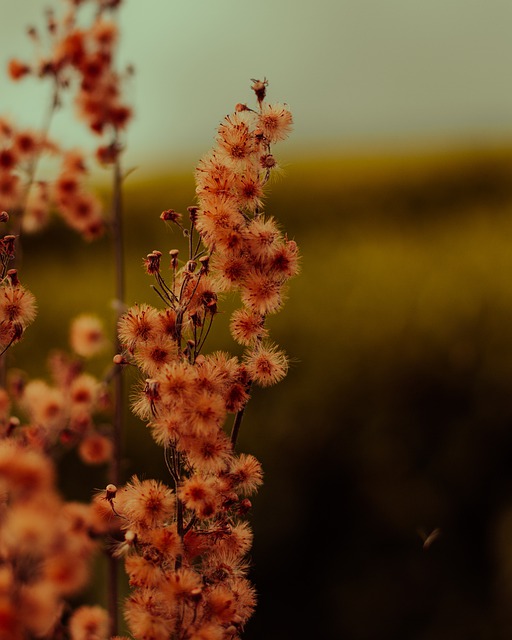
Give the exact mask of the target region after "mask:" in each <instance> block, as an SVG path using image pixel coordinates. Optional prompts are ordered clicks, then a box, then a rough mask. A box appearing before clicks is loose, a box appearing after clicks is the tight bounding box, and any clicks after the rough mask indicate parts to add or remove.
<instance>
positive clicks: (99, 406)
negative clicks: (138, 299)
mask: <svg viewBox="0 0 512 640" xmlns="http://www.w3.org/2000/svg"><path fill="white" fill-rule="evenodd" d="M71 339H72V344H73V345H75V346H76V348H77V349H78V350H80V351H81V352H82V354H84V353H87V354H88V355H92V354H93V353H97V352H98V350H99V348H100V346H101V347H103V346H104V345H105V344H106V340H105V337H104V334H103V332H102V327H101V325H100V324H99V322H98V319H97V318H95V317H94V316H88V315H84V316H81V317H78V318H76V319H75V321H74V322H73V325H72V331H71ZM48 366H49V369H50V373H51V377H52V381H51V383H48V382H47V381H45V380H43V379H39V378H37V379H32V380H27V378H26V376H25V375H24V374H23V372H21V371H17V370H10V371H9V372H8V379H7V389H1V390H0V425H1V432H2V434H3V435H4V436H9V437H10V438H11V439H14V440H16V441H17V442H20V443H23V444H24V445H27V446H28V445H30V446H31V447H32V448H33V449H36V450H39V451H42V452H46V453H50V452H52V451H53V452H54V451H55V450H56V448H61V449H65V450H67V449H69V448H71V447H75V446H76V447H77V449H78V453H79V455H80V457H81V459H82V461H83V462H85V463H87V464H102V463H105V462H107V461H108V460H109V459H110V458H111V455H112V442H111V438H110V430H111V427H110V425H109V424H103V425H101V426H97V424H96V422H97V417H98V416H101V415H105V414H106V413H107V412H108V411H109V409H110V395H109V391H108V387H107V385H106V384H105V383H104V382H103V381H100V380H98V379H97V378H95V377H94V376H92V375H91V374H89V373H87V372H85V371H84V361H83V359H82V358H81V357H77V356H75V355H68V354H66V353H64V352H61V351H55V352H54V353H52V354H51V355H50V357H49V358H48ZM13 410H15V411H16V412H19V415H21V416H25V418H26V420H25V421H24V422H22V421H21V420H20V419H19V417H18V415H14V414H13Z"/></svg>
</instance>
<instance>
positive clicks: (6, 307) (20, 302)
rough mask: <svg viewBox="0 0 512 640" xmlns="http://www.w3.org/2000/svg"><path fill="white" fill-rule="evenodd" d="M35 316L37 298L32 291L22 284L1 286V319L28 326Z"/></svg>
mask: <svg viewBox="0 0 512 640" xmlns="http://www.w3.org/2000/svg"><path fill="white" fill-rule="evenodd" d="M35 317H36V299H35V298H34V296H33V295H32V294H31V293H30V291H28V290H27V289H25V288H24V287H22V286H21V285H18V286H17V287H13V286H4V287H0V320H3V321H7V322H18V323H20V324H21V325H22V326H23V327H26V326H27V325H29V324H30V323H31V322H32V321H33V320H34V318H35Z"/></svg>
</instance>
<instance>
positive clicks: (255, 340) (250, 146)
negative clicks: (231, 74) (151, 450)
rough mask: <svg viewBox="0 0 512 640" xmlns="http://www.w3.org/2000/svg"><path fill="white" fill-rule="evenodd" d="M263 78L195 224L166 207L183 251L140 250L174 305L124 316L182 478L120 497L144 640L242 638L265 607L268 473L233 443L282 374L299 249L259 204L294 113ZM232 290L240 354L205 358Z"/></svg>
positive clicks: (151, 421)
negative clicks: (277, 337)
mask: <svg viewBox="0 0 512 640" xmlns="http://www.w3.org/2000/svg"><path fill="white" fill-rule="evenodd" d="M254 82H255V86H253V89H254V91H255V93H256V97H257V100H258V108H257V110H256V111H254V110H252V109H250V108H249V107H247V106H246V105H237V108H236V111H235V113H234V114H232V115H230V116H228V117H226V119H225V120H224V122H223V123H222V124H221V125H220V127H219V131H218V137H217V144H216V146H215V148H214V149H213V150H212V151H211V152H210V153H209V154H208V155H206V156H205V157H204V158H203V159H202V160H201V162H200V164H199V167H198V168H197V171H196V183H197V196H198V206H192V207H189V209H188V221H187V222H185V221H184V219H185V216H183V215H182V214H179V213H177V212H176V211H174V210H173V209H168V210H166V211H164V212H163V213H162V214H161V219H162V220H163V221H164V222H165V223H168V224H174V225H176V226H177V227H178V228H179V229H180V230H181V231H182V233H183V235H184V236H185V238H186V239H187V241H188V257H187V259H185V260H181V259H180V251H179V250H178V249H172V250H171V251H170V252H169V257H170V260H169V262H168V265H164V264H163V263H164V256H163V254H162V253H161V252H160V251H158V250H154V251H152V252H151V253H149V254H148V255H147V257H146V258H145V259H144V266H145V269H146V272H147V273H148V274H149V275H151V276H153V277H154V278H155V281H156V284H155V286H154V289H155V291H156V292H157V293H158V294H159V296H160V298H161V300H162V301H163V302H164V303H165V307H164V308H163V309H156V308H154V307H152V306H150V305H148V304H138V305H135V306H134V307H132V308H131V309H129V310H128V311H127V312H126V313H125V314H124V315H123V317H122V318H121V320H120V322H119V339H120V342H121V345H122V347H123V349H124V351H123V353H122V354H119V355H118V356H116V360H115V361H116V363H117V364H119V365H124V364H126V363H128V362H133V363H134V364H136V365H137V366H138V368H139V370H140V371H141V373H142V375H143V377H144V382H143V383H142V385H141V386H140V389H139V390H138V391H137V392H136V394H135V395H134V402H133V409H134V411H135V413H136V414H137V415H138V416H139V417H140V418H141V419H143V420H144V421H146V422H147V424H148V427H149V429H150V430H151V433H152V435H153V437H154V439H155V440H156V442H157V443H158V444H159V445H161V446H163V447H164V454H165V460H166V464H167V468H168V471H169V474H170V477H171V479H172V483H173V486H172V488H171V487H168V486H166V485H165V484H163V483H162V482H160V481H156V480H139V478H137V477H134V478H132V480H131V482H130V483H129V484H128V485H126V486H125V487H122V488H121V489H120V490H119V491H118V492H117V493H116V495H115V497H114V498H113V499H112V502H113V509H114V511H115V513H116V514H117V515H118V516H119V517H120V518H121V524H122V527H123V528H124V530H125V537H124V540H123V541H122V542H121V543H119V545H118V548H117V550H116V554H117V555H118V556H119V557H124V561H125V567H126V571H127V573H128V576H129V580H130V585H131V586H132V588H133V590H132V593H131V595H130V596H129V598H128V600H127V602H126V606H125V617H126V620H127V622H128V625H129V628H130V631H131V633H132V634H133V636H134V637H136V638H153V639H155V640H164V639H165V640H167V639H168V638H212V639H218V640H221V639H226V640H227V639H233V640H234V639H236V638H239V637H240V634H241V632H242V629H243V627H244V624H245V622H246V621H247V619H248V618H249V617H250V615H251V614H252V612H253V609H254V606H255V602H256V597H255V591H254V589H253V587H252V586H251V584H250V582H249V581H248V580H247V569H248V564H247V560H246V556H247V553H248V551H249V550H250V547H251V542H252V532H251V529H250V526H249V524H248V522H247V520H246V517H247V512H248V511H249V510H250V508H251V502H250V499H249V498H250V496H251V495H252V494H254V493H255V492H256V491H257V489H258V487H259V486H260V485H261V483H262V479H263V472H262V469H261V465H260V463H259V462H258V460H257V459H256V458H255V457H254V456H252V455H250V454H243V453H242V454H238V453H236V452H235V445H236V441H237V435H238V430H239V428H240V424H241V420H242V417H243V414H244V409H245V406H246V404H247V401H248V399H249V393H250V389H251V386H252V384H257V385H260V386H269V385H272V384H275V383H277V382H279V381H280V380H281V379H282V378H283V377H284V376H285V375H286V373H287V370H288V360H287V357H286V355H285V354H284V352H282V351H281V350H279V349H278V348H277V346H276V345H275V344H273V343H271V342H269V341H268V339H267V335H268V331H267V329H266V327H265V319H266V317H267V315H268V314H271V313H274V312H276V311H278V310H279V309H280V308H281V305H282V303H283V289H284V286H285V284H286V282H287V280H288V279H289V278H291V277H292V276H294V275H295V274H296V273H297V272H298V263H299V255H298V250H297V246H296V244H295V242H293V241H290V240H288V239H287V238H286V236H284V235H283V234H282V233H281V231H280V230H279V228H278V225H277V223H276V222H275V220H274V219H273V218H271V217H265V216H264V215H263V212H262V207H263V197H264V187H265V184H266V182H267V181H268V179H269V177H270V173H271V171H272V170H273V168H274V167H275V166H276V161H275V160H274V156H273V155H272V153H271V148H270V146H271V144H272V143H274V142H276V141H279V140H282V139H284V138H285V137H286V135H287V133H288V131H289V130H290V127H291V123H292V117H291V114H290V112H289V110H288V109H287V108H286V107H285V106H284V105H268V104H266V103H265V101H264V97H265V95H264V94H265V91H264V90H265V89H266V86H267V82H266V81H264V82H260V83H258V82H257V81H254ZM164 266H168V268H169V271H170V274H171V276H170V281H168V279H166V278H165V277H164V275H163V273H162V270H163V268H164ZM228 290H238V291H239V293H240V297H241V300H242V307H241V308H240V309H238V310H237V311H235V313H234V314H233V316H232V318H231V331H232V334H233V337H234V338H235V340H236V341H237V342H238V343H239V344H241V345H242V346H243V347H244V348H245V354H244V355H243V357H242V358H241V359H240V358H238V357H235V356H231V355H229V354H228V353H224V352H215V353H211V354H203V347H204V345H205V341H206V338H207V336H208V333H209V331H210V327H211V325H212V323H213V321H214V318H215V317H216V316H217V313H218V303H219V297H220V296H221V294H222V293H223V292H225V291H228ZM230 414H231V415H232V416H233V417H232V427H231V433H230V435H228V433H227V432H226V429H225V426H226V423H227V421H228V420H229V417H230Z"/></svg>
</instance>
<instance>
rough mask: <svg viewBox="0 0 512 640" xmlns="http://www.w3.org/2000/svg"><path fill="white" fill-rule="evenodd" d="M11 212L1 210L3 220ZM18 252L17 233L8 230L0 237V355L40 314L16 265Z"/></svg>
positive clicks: (16, 340)
mask: <svg viewBox="0 0 512 640" xmlns="http://www.w3.org/2000/svg"><path fill="white" fill-rule="evenodd" d="M8 219H9V215H8V214H7V212H5V211H2V212H1V213H0V222H3V223H5V222H7V221H8ZM15 255H16V237H15V236H14V235H12V234H6V235H4V236H3V237H2V238H0V269H1V271H0V357H1V356H3V354H4V353H5V352H6V351H7V349H8V348H9V347H10V346H11V345H13V344H15V343H16V342H18V341H19V340H20V339H21V337H22V336H23V334H24V332H25V329H26V328H27V327H28V325H29V324H31V323H32V322H33V321H34V318H35V317H36V301H35V298H34V296H33V295H32V293H31V292H30V291H29V290H28V289H26V288H25V287H24V286H23V285H22V284H21V283H20V280H19V277H18V271H17V270H16V269H13V268H9V267H10V266H12V263H13V260H14V258H15Z"/></svg>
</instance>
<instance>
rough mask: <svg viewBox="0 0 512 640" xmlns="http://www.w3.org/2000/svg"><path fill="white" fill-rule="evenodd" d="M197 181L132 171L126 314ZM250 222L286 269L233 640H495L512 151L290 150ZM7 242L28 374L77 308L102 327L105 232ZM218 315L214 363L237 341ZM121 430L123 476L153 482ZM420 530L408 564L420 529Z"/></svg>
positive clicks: (499, 621) (145, 456) (258, 435)
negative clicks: (263, 215) (249, 597)
mask: <svg viewBox="0 0 512 640" xmlns="http://www.w3.org/2000/svg"><path fill="white" fill-rule="evenodd" d="M192 170H193V168H192V167H191V168H184V169H183V171H182V172H180V173H177V172H173V173H171V172H167V173H166V172H164V171H162V174H161V175H159V176H157V177H155V178H154V179H152V180H144V181H143V180H138V179H137V174H136V172H135V173H133V174H132V175H131V176H130V177H129V178H128V179H127V182H126V188H125V196H124V198H125V208H126V216H125V229H124V234H125V246H126V255H127V303H128V304H133V303H134V302H150V303H152V304H155V305H156V306H158V305H159V299H158V298H157V296H156V295H155V294H154V293H153V292H152V291H151V289H150V287H149V285H150V279H149V277H148V276H147V275H145V274H144V271H143V269H142V258H143V256H145V255H146V254H147V253H148V252H149V251H151V250H153V249H159V250H160V251H162V252H163V253H164V254H167V252H168V251H169V250H170V249H171V248H176V247H177V248H179V247H180V246H183V243H182V238H180V236H179V235H178V234H177V233H176V232H172V231H171V230H169V229H168V228H167V227H165V226H164V225H163V224H162V223H161V221H160V220H159V214H160V212H161V211H162V210H164V209H167V208H171V207H172V208H174V209H176V210H178V211H184V210H185V209H186V207H187V206H188V205H190V204H193V203H194V183H193V177H192ZM266 210H267V213H268V214H272V215H275V216H276V217H277V218H279V219H280V220H282V222H283V226H284V228H285V229H286V230H287V232H288V235H289V237H292V238H294V239H296V240H297V242H298V243H299V245H300V247H301V250H302V256H303V266H302V274H301V275H300V276H299V277H298V278H297V279H295V280H294V281H293V282H292V284H291V286H290V290H289V300H288V302H287V304H286V305H285V307H284V309H283V311H282V312H281V313H280V314H278V315H277V316H275V317H273V318H272V320H271V323H270V327H271V332H272V334H273V336H274V338H275V340H276V341H277V342H278V343H279V344H280V345H282V346H283V348H284V349H285V350H286V351H287V352H288V354H289V355H290V357H291V358H292V361H293V366H292V368H291V371H290V374H289V376H288V377H287V379H286V380H285V381H284V382H283V383H281V384H280V385H279V386H277V387H273V388H271V389H269V390H263V391H261V392H260V391H256V392H255V393H254V397H253V399H252V401H251V403H250V404H249V407H248V409H247V414H246V418H245V422H244V426H243V431H242V436H241V440H240V448H241V449H242V450H244V451H247V452H252V453H254V454H255V455H256V456H257V457H259V458H260V460H261V461H262V463H263V466H264V469H265V472H266V483H265V485H264V486H263V488H262V490H261V492H260V494H259V496H258V497H257V498H256V499H255V501H254V509H253V524H254V529H255V543H254V550H253V554H252V560H253V572H252V575H253V579H254V581H255V583H256V586H257V589H258V591H259V593H260V604H259V607H258V609H257V612H256V615H255V616H254V619H253V620H252V621H251V623H250V624H249V625H248V628H247V632H246V635H245V637H246V638H247V640H252V639H255V638H265V640H274V639H275V640H277V639H279V640H282V638H294V637H308V638H340V639H343V640H388V639H389V640H391V639H393V640H400V639H403V640H412V639H414V640H416V639H417V640H445V639H446V640H453V638H464V639H465V640H472V639H475V640H476V639H482V640H483V639H484V638H492V639H501V638H508V637H510V633H511V632H512V614H511V613H510V612H511V611H512V607H511V606H510V604H511V603H512V326H511V325H512V286H511V282H512V280H511V275H512V150H511V149H479V150H462V151H460V150H456V151H450V152H434V151H433V152H430V153H418V154H416V155H412V154H409V155H407V154H402V155H401V154H398V153H397V154H387V155H383V154H381V155H378V156H372V155H363V154H361V155H359V156H355V155H354V156H352V157H346V158H336V157H332V158H319V159H313V158H309V159H306V160H301V159H291V160H290V161H289V162H287V163H286V166H285V170H284V175H283V176H282V177H281V178H279V179H277V180H276V181H274V182H273V183H272V184H271V185H270V193H269V196H268V201H267V206H266ZM23 250H24V261H23V265H22V267H21V269H20V273H21V279H22V281H23V282H24V283H25V284H26V285H27V286H28V287H29V288H30V289H31V290H32V291H33V292H34V294H35V295H36V297H37V298H38V302H39V309H40V311H39V317H38V319H37V321H36V324H34V325H33V327H31V328H30V329H29V330H28V332H27V335H26V337H25V339H24V341H23V343H22V344H20V345H19V346H18V347H17V348H16V349H15V350H13V355H12V364H13V366H19V367H22V368H24V369H26V370H28V371H29V372H30V373H31V374H32V375H42V374H44V355H43V354H44V353H46V352H47V351H48V349H49V348H57V347H58V348H65V347H66V344H67V326H68V323H69V321H70V320H71V318H72V317H73V316H74V315H76V314H77V313H80V312H83V311H94V312H97V313H99V314H100V315H102V316H103V317H104V318H105V320H106V322H107V323H108V324H109V325H110V327H111V330H113V327H112V322H113V312H112V310H111V307H110V303H111V300H112V297H113V282H114V268H113V259H112V256H111V251H110V245H109V240H108V238H105V239H103V240H101V241H99V242H98V243H96V244H94V245H87V244H86V243H84V242H82V241H81V240H80V239H77V238H76V237H75V236H74V235H73V234H72V233H71V232H70V231H68V230H67V229H65V228H63V227H62V226H61V225H59V224H55V225H54V226H53V227H52V229H51V231H49V232H46V233H45V234H44V235H42V236H39V237H34V238H24V239H23ZM234 303H235V301H234V300H232V299H227V300H226V301H225V305H226V309H229V308H231V306H232V305H233V304H234ZM227 318H228V316H227V313H226V314H225V315H224V316H223V315H220V316H219V317H218V318H217V321H218V322H217V325H218V327H217V330H216V332H215V333H214V335H213V336H212V340H211V343H210V347H211V349H212V350H213V349H216V348H223V349H228V350H230V351H232V350H233V345H232V343H231V341H230V338H229V334H228V331H227ZM107 366H108V360H107V359H105V360H104V361H99V362H97V363H95V365H94V367H96V372H98V373H100V372H101V371H102V370H103V369H104V368H106V367H107ZM127 421H128V431H129V433H128V436H127V445H126V446H127V449H126V463H125V472H126V474H127V477H128V476H129V475H130V474H131V473H134V472H137V473H139V474H140V475H141V476H145V477H162V478H165V473H166V472H165V467H164V464H163V460H162V457H161V452H160V450H159V449H158V448H157V447H156V446H154V445H153V444H152V442H151V440H150V438H149V434H148V433H147V432H146V431H145V428H144V426H143V425H142V424H140V423H139V422H138V421H137V420H135V419H134V418H132V417H130V414H129V411H128V409H127ZM66 465H67V466H66ZM73 465H74V461H73V460H71V459H70V460H69V461H64V462H63V467H64V468H66V469H71V468H72V467H73ZM72 477H73V476H72ZM73 478H74V480H73V481H71V482H68V483H67V484H66V485H65V487H64V488H65V490H66V491H67V492H68V494H69V495H72V496H73V497H78V498H83V499H86V498H87V496H88V495H89V494H90V491H91V490H92V488H93V487H94V486H101V485H99V484H95V483H99V482H101V472H100V471H94V472H90V473H88V474H87V473H86V474H81V475H80V480H79V481H78V479H76V476H74V477H73ZM434 527H440V528H441V530H442V535H441V537H440V538H439V540H437V541H436V542H435V543H434V544H433V545H432V547H431V548H430V549H429V550H428V551H424V550H423V549H422V540H421V537H420V535H419V533H418V530H419V529H420V528H424V529H425V531H427V532H428V531H430V530H432V529H433V528H434Z"/></svg>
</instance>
